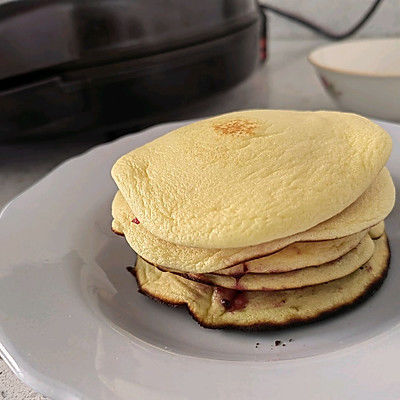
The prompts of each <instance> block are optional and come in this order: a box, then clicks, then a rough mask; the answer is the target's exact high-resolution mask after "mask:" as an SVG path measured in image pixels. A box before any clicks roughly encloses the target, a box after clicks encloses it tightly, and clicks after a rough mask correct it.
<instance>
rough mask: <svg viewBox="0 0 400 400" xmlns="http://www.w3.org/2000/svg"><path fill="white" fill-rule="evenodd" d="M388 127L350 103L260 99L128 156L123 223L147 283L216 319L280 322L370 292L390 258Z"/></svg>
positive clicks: (116, 172)
mask: <svg viewBox="0 0 400 400" xmlns="http://www.w3.org/2000/svg"><path fill="white" fill-rule="evenodd" d="M390 151H391V139H390V137H389V135H388V134H387V133H386V132H385V131H384V130H383V129H382V128H380V127H379V126H377V125H376V124H374V123H373V122H371V121H370V120H368V119H366V118H363V117H361V116H358V115H355V114H347V113H338V112H323V111H320V112H297V111H276V110H275V111H274V110H251V111H242V112H235V113H230V114H225V115H221V116H218V117H214V118H210V119H206V120H202V121H199V122H195V123H193V124H190V125H187V126H184V127H182V128H179V129H177V130H175V131H173V132H170V133H168V134H167V135H165V136H162V137H160V138H158V139H156V140H154V141H153V142H151V143H147V144H146V145H144V146H142V147H140V148H138V149H135V150H133V151H131V152H130V153H128V154H126V155H124V156H123V157H122V158H120V159H119V160H118V161H117V162H116V163H115V165H114V167H113V169H112V176H113V178H114V180H115V182H116V184H117V186H118V189H119V191H118V192H117V194H116V196H115V198H114V201H113V204H112V215H113V218H114V219H113V224H112V228H113V230H114V232H116V233H118V234H121V235H124V236H125V238H126V240H127V241H128V243H129V245H130V246H131V247H132V249H133V250H134V251H135V252H136V253H137V254H138V257H137V262H136V267H135V270H134V272H135V276H136V279H137V283H138V286H139V290H140V291H141V292H142V293H144V294H146V295H148V296H150V297H152V298H154V299H157V300H161V301H163V302H166V303H170V304H174V305H178V304H185V305H187V307H188V309H189V311H190V313H191V314H192V315H193V317H194V318H195V319H196V320H197V321H198V322H199V323H200V324H201V325H203V326H205V327H238V328H245V327H278V326H288V325H293V324H296V323H304V322H309V321H313V320H315V319H318V318H321V317H323V316H325V315H328V314H330V313H332V312H334V311H338V310H341V309H344V308H346V307H348V306H349V305H352V304H354V303H356V302H359V301H360V300H361V299H364V298H365V297H366V296H367V295H368V294H371V293H373V291H374V290H375V289H376V288H377V287H378V286H379V285H380V284H381V282H382V281H383V279H384V278H385V276H386V273H387V268H388V264H389V256H390V251H389V245H388V241H387V237H386V234H385V230H384V222H383V220H384V219H385V218H386V216H387V215H388V214H389V212H390V211H391V209H392V208H393V205H394V199H395V191H394V186H393V182H392V179H391V177H390V174H389V171H388V170H387V169H386V168H385V163H386V161H387V159H388V157H389V155H390Z"/></svg>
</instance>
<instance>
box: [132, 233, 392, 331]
mask: <svg viewBox="0 0 400 400" xmlns="http://www.w3.org/2000/svg"><path fill="white" fill-rule="evenodd" d="M389 258H390V250H389V245H388V242H387V238H386V235H382V236H381V238H379V239H377V240H376V241H375V251H374V254H373V256H372V257H371V259H370V260H369V261H368V262H367V264H365V265H364V266H363V267H361V268H359V269H358V270H357V271H355V272H353V273H352V274H350V275H347V276H345V277H344V278H341V279H336V280H334V281H331V282H329V283H325V284H321V285H317V286H310V287H306V288H301V289H293V290H282V291H270V292H268V291H253V292H240V291H231V290H222V291H221V290H220V289H218V288H215V287H212V286H207V285H204V284H201V283H197V282H193V281H190V280H188V279H185V278H182V277H180V276H177V275H174V274H171V273H169V272H161V271H160V270H158V269H157V268H155V267H153V266H152V265H150V264H148V263H146V262H145V261H144V260H143V259H141V258H140V257H139V258H138V261H137V265H136V279H137V282H138V286H139V290H140V291H141V292H142V293H144V294H147V295H149V296H151V297H152V298H155V299H158V300H161V301H163V302H166V303H169V304H174V305H178V304H185V305H186V306H187V307H188V309H189V311H190V313H191V314H192V316H193V317H194V319H195V320H196V321H197V322H199V323H200V324H201V325H202V326H204V327H208V328H276V327H285V326H290V325H295V324H300V323H306V322H311V321H314V320H317V319H320V318H322V317H325V316H327V315H329V314H331V313H333V312H336V311H339V310H343V309H345V308H347V307H349V306H351V305H352V304H355V303H356V302H359V301H361V300H362V299H364V298H366V297H367V295H368V294H371V293H373V291H374V289H376V288H377V287H379V285H380V284H381V283H382V281H383V279H384V278H385V276H386V273H387V269H388V265H389Z"/></svg>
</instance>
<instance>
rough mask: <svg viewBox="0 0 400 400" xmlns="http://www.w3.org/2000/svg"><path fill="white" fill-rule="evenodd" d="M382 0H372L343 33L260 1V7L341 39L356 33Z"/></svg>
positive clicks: (328, 36)
mask: <svg viewBox="0 0 400 400" xmlns="http://www.w3.org/2000/svg"><path fill="white" fill-rule="evenodd" d="M382 1H383V0H374V2H373V3H372V4H371V6H370V7H369V8H368V10H367V11H366V12H365V14H364V15H363V17H362V18H361V19H360V20H359V21H358V22H357V23H356V24H355V25H354V26H353V27H352V28H350V29H349V30H348V31H346V32H343V33H334V32H330V31H329V30H327V29H325V28H323V27H321V26H319V25H318V24H315V23H314V22H311V21H309V20H308V19H306V18H303V17H301V16H298V15H296V14H292V13H290V12H288V11H284V10H282V9H280V8H278V7H275V6H271V5H269V4H266V3H260V8H261V9H263V10H265V11H271V12H273V13H275V14H277V15H280V16H281V17H284V18H287V19H289V20H291V21H294V22H297V23H298V24H300V25H303V26H305V27H306V28H308V29H311V30H312V31H314V32H316V33H318V34H319V35H322V36H325V37H326V38H328V39H333V40H343V39H347V38H348V37H349V36H351V35H353V34H354V33H356V32H357V31H358V30H359V29H360V28H361V27H362V26H363V25H364V24H365V23H366V22H367V21H368V20H369V18H370V17H371V16H372V14H373V13H374V12H375V10H376V9H377V7H378V6H379V4H380V3H382Z"/></svg>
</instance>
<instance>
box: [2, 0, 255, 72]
mask: <svg viewBox="0 0 400 400" xmlns="http://www.w3.org/2000/svg"><path fill="white" fill-rule="evenodd" d="M258 17H259V11H258V5H257V3H256V1H255V0H221V1H215V0H202V1H195V2H192V1H188V0H151V1H149V0H68V1H66V0H13V1H9V0H6V1H3V2H0V56H1V58H2V60H3V62H2V63H0V79H5V78H10V77H14V76H17V75H21V74H27V73H31V72H34V71H38V70H43V69H48V68H54V67H57V68H61V69H63V68H64V69H70V68H78V67H82V66H83V67H85V66H90V65H93V64H101V63H107V62H110V61H113V60H118V59H127V58H132V57H143V56H147V55H151V54H156V53H160V52H165V51H169V50H173V49H177V48H180V47H186V46H190V45H192V44H195V43H199V42H200V43H201V42H204V41H207V40H211V39H215V38H218V37H222V36H225V35H227V34H229V33H231V32H234V31H237V30H240V29H243V28H244V27H246V26H248V25H250V24H252V23H254V22H255V21H256V20H257V19H258Z"/></svg>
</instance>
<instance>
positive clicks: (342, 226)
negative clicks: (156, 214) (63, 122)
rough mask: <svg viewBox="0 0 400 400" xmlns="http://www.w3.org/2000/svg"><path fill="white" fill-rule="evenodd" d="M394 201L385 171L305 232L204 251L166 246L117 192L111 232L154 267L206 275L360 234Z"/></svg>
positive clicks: (381, 217) (389, 179) (384, 215)
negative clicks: (289, 249)
mask: <svg viewBox="0 0 400 400" xmlns="http://www.w3.org/2000/svg"><path fill="white" fill-rule="evenodd" d="M394 199H395V190H394V186H393V182H392V179H391V177H390V174H389V171H388V170H387V169H386V168H384V169H383V170H382V171H381V172H380V173H379V175H378V177H377V178H376V179H375V181H374V182H373V184H372V185H371V186H370V187H369V188H368V189H367V190H366V191H365V192H364V193H363V194H362V195H361V196H360V197H359V198H358V199H357V201H355V202H354V203H353V204H352V205H350V206H349V207H347V208H346V209H345V210H344V211H342V212H341V213H340V214H338V215H336V216H335V217H333V218H331V219H329V220H327V221H324V222H322V223H321V224H319V225H317V226H315V227H314V228H311V229H310V230H308V231H306V232H302V233H299V234H296V235H293V236H290V237H287V238H284V239H278V240H275V241H272V242H268V243H262V244H260V245H257V246H250V247H240V248H231V249H202V248H197V247H186V246H179V245H175V244H173V243H170V242H167V241H165V240H163V239H160V238H158V237H157V236H155V235H153V234H151V233H150V232H149V231H148V230H147V229H146V228H145V227H144V226H143V224H141V223H139V224H136V223H134V222H132V220H134V219H135V215H134V214H133V212H132V210H131V209H130V208H129V206H128V204H127V202H126V201H125V199H124V197H123V196H122V194H121V192H117V194H116V196H115V198H114V200H113V203H112V215H113V217H114V220H113V225H112V228H113V230H114V231H115V232H116V233H120V234H124V235H125V238H126V240H127V241H128V243H129V245H130V246H131V247H132V248H133V250H135V252H136V253H138V254H140V256H141V257H142V258H144V259H145V260H146V261H148V262H150V263H151V264H153V265H156V266H162V267H166V268H170V269H175V270H179V271H183V272H196V273H207V272H215V271H217V270H221V269H223V268H227V267H230V266H233V265H236V264H240V263H242V262H243V261H247V260H251V259H254V258H257V257H262V256H264V255H267V254H271V253H274V252H276V251H278V250H280V249H282V248H284V247H286V246H288V245H290V244H292V243H295V242H302V241H321V240H330V239H337V238H342V237H345V236H349V235H352V234H355V233H358V232H360V231H362V230H365V229H367V228H370V227H371V226H373V225H375V224H377V223H378V222H380V221H382V220H383V219H384V218H385V217H386V216H387V215H388V214H389V212H390V211H391V209H392V208H393V204H394Z"/></svg>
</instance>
